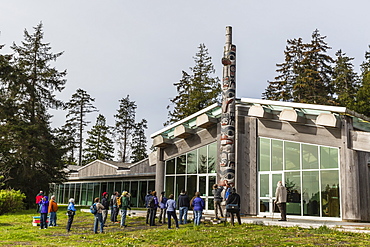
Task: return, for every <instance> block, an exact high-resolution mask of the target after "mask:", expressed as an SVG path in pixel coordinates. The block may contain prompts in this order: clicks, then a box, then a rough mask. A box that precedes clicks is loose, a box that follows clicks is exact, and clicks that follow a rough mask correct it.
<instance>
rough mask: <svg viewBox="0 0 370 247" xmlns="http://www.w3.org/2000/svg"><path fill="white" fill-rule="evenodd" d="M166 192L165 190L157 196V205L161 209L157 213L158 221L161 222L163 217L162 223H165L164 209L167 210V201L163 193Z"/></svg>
mask: <svg viewBox="0 0 370 247" xmlns="http://www.w3.org/2000/svg"><path fill="white" fill-rule="evenodd" d="M165 194H166V192H164V191H163V192H162V193H161V196H160V197H159V207H160V209H161V213H160V214H159V221H158V222H159V223H161V224H162V219H163V224H166V211H167V206H166V202H167V197H165V196H164V195H165Z"/></svg>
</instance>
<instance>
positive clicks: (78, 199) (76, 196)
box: [75, 183, 81, 205]
mask: <svg viewBox="0 0 370 247" xmlns="http://www.w3.org/2000/svg"><path fill="white" fill-rule="evenodd" d="M80 193H81V184H80V183H78V184H76V192H75V203H76V204H77V205H80V204H81V202H80Z"/></svg>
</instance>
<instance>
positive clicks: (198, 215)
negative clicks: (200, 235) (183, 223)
mask: <svg viewBox="0 0 370 247" xmlns="http://www.w3.org/2000/svg"><path fill="white" fill-rule="evenodd" d="M201 218H202V211H201V210H199V211H198V210H196V211H194V225H196V226H199V225H200V219H201Z"/></svg>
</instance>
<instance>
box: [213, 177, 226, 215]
mask: <svg viewBox="0 0 370 247" xmlns="http://www.w3.org/2000/svg"><path fill="white" fill-rule="evenodd" d="M223 189H224V188H223V187H222V186H219V185H217V184H214V185H213V190H212V194H213V196H214V199H213V202H214V208H215V217H216V219H220V218H219V217H218V212H220V215H221V217H224V214H223V213H222V208H221V202H222V196H221V192H222V191H223Z"/></svg>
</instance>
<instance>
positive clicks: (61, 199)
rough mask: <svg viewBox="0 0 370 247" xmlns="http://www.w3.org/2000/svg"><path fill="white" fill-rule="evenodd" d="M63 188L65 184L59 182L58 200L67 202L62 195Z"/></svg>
mask: <svg viewBox="0 0 370 247" xmlns="http://www.w3.org/2000/svg"><path fill="white" fill-rule="evenodd" d="M64 188H65V184H61V185H60V187H59V189H60V194H59V196H60V198H59V201H60V203H65V204H67V203H68V201H66V199H65V196H64Z"/></svg>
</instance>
